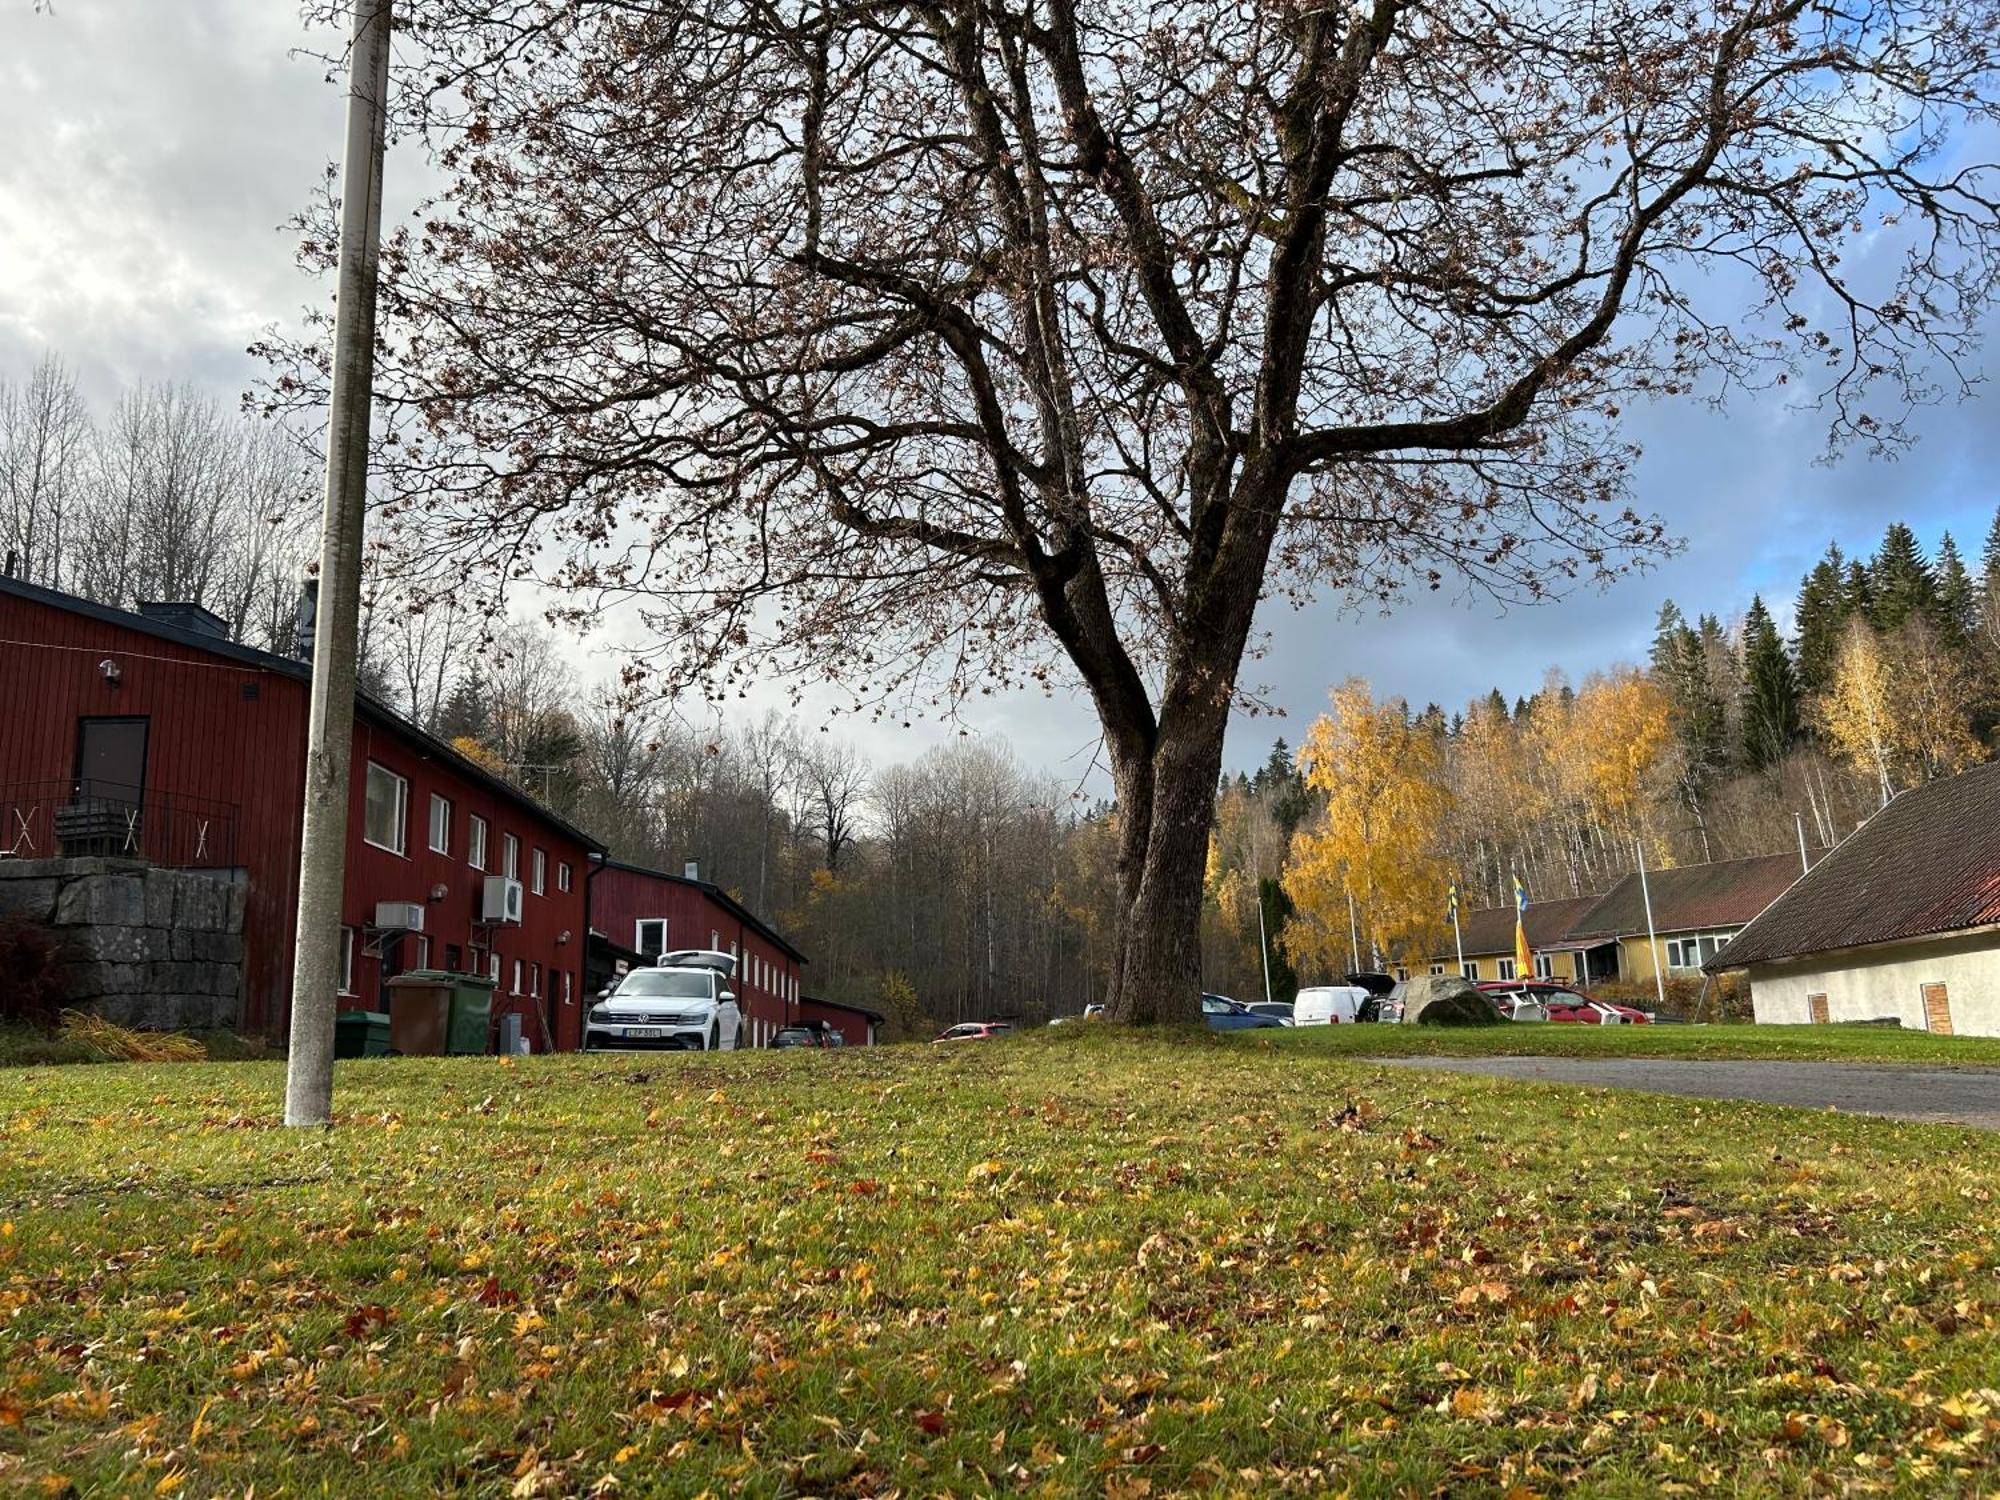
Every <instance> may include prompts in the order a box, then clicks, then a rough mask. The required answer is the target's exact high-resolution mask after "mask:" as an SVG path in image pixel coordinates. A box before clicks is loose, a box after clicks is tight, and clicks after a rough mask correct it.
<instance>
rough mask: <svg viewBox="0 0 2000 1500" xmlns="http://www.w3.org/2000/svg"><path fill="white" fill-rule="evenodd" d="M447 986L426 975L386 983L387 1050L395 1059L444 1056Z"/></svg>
mask: <svg viewBox="0 0 2000 1500" xmlns="http://www.w3.org/2000/svg"><path fill="white" fill-rule="evenodd" d="M450 1019H451V984H450V982H449V981H448V980H445V981H441V980H440V979H439V977H438V976H436V975H433V974H428V973H421V974H398V975H397V976H396V977H395V978H394V979H392V980H390V981H389V1050H390V1051H391V1052H394V1053H396V1054H397V1055H398V1056H399V1057H442V1056H444V1043H445V1031H446V1027H447V1024H448V1022H449V1021H450Z"/></svg>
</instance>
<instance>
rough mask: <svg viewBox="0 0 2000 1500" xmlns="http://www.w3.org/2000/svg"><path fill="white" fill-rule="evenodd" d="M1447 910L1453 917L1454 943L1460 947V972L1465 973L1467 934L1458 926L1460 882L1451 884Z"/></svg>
mask: <svg viewBox="0 0 2000 1500" xmlns="http://www.w3.org/2000/svg"><path fill="white" fill-rule="evenodd" d="M1445 910H1446V912H1447V913H1448V914H1449V915H1450V917H1451V936H1452V941H1453V942H1455V943H1456V944H1457V945H1458V972H1459V973H1460V975H1463V974H1464V973H1465V933H1464V931H1463V930H1462V929H1461V928H1460V927H1459V925H1458V882H1457V881H1456V880H1453V881H1452V883H1451V894H1450V896H1449V897H1448V898H1447V899H1446V904H1445Z"/></svg>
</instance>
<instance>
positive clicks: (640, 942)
mask: <svg viewBox="0 0 2000 1500" xmlns="http://www.w3.org/2000/svg"><path fill="white" fill-rule="evenodd" d="M656 922H657V923H658V924H659V927H660V946H659V948H658V949H657V950H656V951H657V952H659V953H665V952H666V951H667V933H668V932H669V931H671V929H670V928H669V927H668V925H667V919H666V918H665V917H640V918H639V919H638V920H637V921H635V922H634V923H633V924H632V947H633V948H634V949H635V950H636V951H637V952H640V953H644V952H645V951H646V929H647V928H648V927H651V926H652V925H653V924H654V923H656Z"/></svg>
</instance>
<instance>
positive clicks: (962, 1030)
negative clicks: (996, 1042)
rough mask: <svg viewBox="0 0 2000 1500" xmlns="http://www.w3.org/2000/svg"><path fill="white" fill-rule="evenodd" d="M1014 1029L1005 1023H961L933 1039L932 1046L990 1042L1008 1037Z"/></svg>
mask: <svg viewBox="0 0 2000 1500" xmlns="http://www.w3.org/2000/svg"><path fill="white" fill-rule="evenodd" d="M1013 1029H1014V1028H1013V1027H1012V1026H1009V1025H1008V1024H1007V1023H1006V1022H1005V1021H961V1022H960V1023H959V1024H958V1025H956V1026H947V1027H946V1028H945V1029H944V1030H943V1031H941V1032H939V1033H938V1035H936V1036H934V1037H932V1038H931V1045H932V1046H933V1047H935V1046H936V1045H937V1044H938V1043H939V1042H989V1041H991V1040H993V1038H995V1037H1001V1036H1006V1035H1007V1034H1008V1033H1010V1032H1011V1031H1013Z"/></svg>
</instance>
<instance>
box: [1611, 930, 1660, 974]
mask: <svg viewBox="0 0 2000 1500" xmlns="http://www.w3.org/2000/svg"><path fill="white" fill-rule="evenodd" d="M1666 952H1667V940H1666V939H1665V938H1655V939H1654V940H1653V941H1651V942H1648V941H1647V940H1646V936H1645V934H1644V933H1641V934H1640V935H1639V936H1638V937H1622V938H1620V939H1619V940H1618V977H1619V978H1620V979H1628V980H1633V981H1640V980H1646V979H1651V978H1652V977H1653V976H1654V975H1655V974H1657V973H1659V971H1660V966H1661V964H1662V963H1664V962H1665V960H1666Z"/></svg>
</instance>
